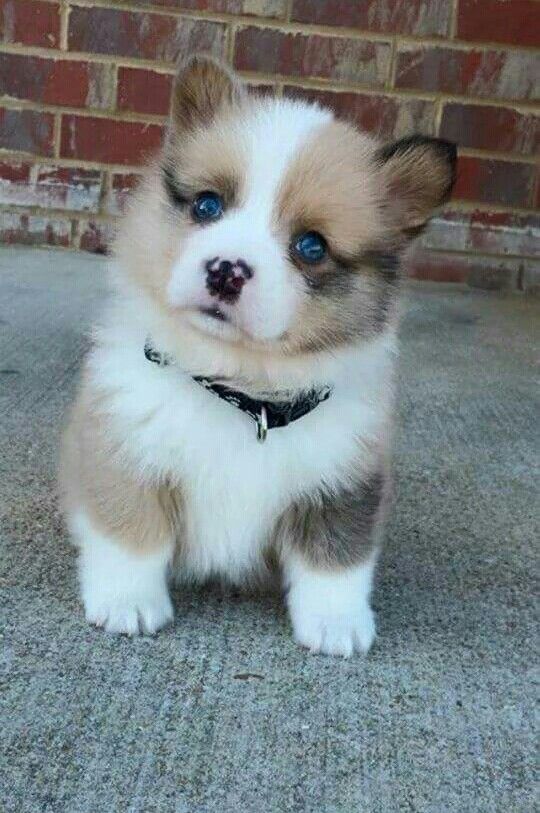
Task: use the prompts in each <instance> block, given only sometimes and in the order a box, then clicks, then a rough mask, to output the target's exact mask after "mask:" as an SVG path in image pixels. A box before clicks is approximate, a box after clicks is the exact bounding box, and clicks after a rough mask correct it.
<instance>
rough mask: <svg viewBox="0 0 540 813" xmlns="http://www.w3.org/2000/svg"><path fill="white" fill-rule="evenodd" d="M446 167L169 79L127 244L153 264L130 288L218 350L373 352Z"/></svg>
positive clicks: (242, 97) (439, 196) (315, 116)
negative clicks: (345, 348)
mask: <svg viewBox="0 0 540 813" xmlns="http://www.w3.org/2000/svg"><path fill="white" fill-rule="evenodd" d="M454 161H455V152H454V151H453V149H452V147H451V145H448V144H446V143H445V142H437V141H435V140H433V139H410V140H407V141H402V142H398V143H397V144H396V145H393V146H392V147H387V148H380V146H379V145H378V144H377V143H376V142H374V141H372V140H371V139H369V138H367V137H366V136H362V135H360V134H359V133H358V132H357V131H356V130H355V129H354V128H353V127H351V126H349V125H347V124H344V123H340V122H336V121H334V119H333V117H332V115H331V113H329V112H328V111H324V110H321V109H320V108H318V107H316V106H310V105H306V104H303V103H293V102H290V101H285V100H267V99H257V98H254V97H251V96H247V94H246V93H245V92H244V91H243V89H242V88H241V86H240V85H239V83H238V82H237V80H236V79H235V77H234V76H232V75H231V74H229V72H228V71H226V70H225V69H224V68H222V67H221V66H219V65H217V64H215V63H214V62H212V61H210V60H206V59H203V58H195V59H194V60H192V62H191V63H190V64H189V65H188V66H187V67H186V68H184V69H183V70H182V71H181V72H180V73H179V75H178V77H177V81H176V86H175V92H174V101H173V111H172V116H171V123H170V128H169V136H168V139H167V143H166V145H165V148H164V152H163V156H162V158H161V161H160V164H159V166H157V167H156V169H155V173H154V175H153V177H152V180H151V184H150V186H149V187H147V194H146V196H145V192H144V189H143V192H142V195H141V197H140V199H139V202H138V204H136V207H138V216H137V217H136V219H135V220H134V221H133V223H135V222H136V229H135V230H136V231H137V233H136V234H135V233H134V232H133V229H132V234H131V235H130V236H128V242H130V243H131V244H134V243H135V244H136V243H137V242H138V241H141V240H144V241H145V254H146V255H147V257H148V256H149V255H153V256H154V257H155V259H154V260H153V262H152V264H151V265H149V264H147V266H146V268H143V267H141V263H140V261H139V263H138V267H139V268H138V272H136V276H137V277H138V279H139V280H140V281H141V282H142V283H143V284H144V285H145V286H146V287H147V288H150V289H151V290H152V292H153V294H154V295H156V296H157V297H158V299H159V300H160V302H161V303H162V305H163V306H164V307H165V308H167V310H168V311H169V312H170V313H171V314H173V315H174V316H175V318H177V319H178V320H180V321H187V322H189V324H190V325H191V326H192V327H193V328H195V329H196V330H198V331H201V332H202V333H204V334H206V335H210V336H214V337H216V339H217V340H219V341H221V342H229V343H232V344H242V345H243V346H244V347H250V348H253V349H261V348H263V349H270V348H271V349H273V350H275V351H278V352H281V353H284V354H293V353H302V352H314V351H318V350H322V349H326V348H331V347H335V346H337V345H342V344H344V343H348V342H354V341H356V340H359V339H362V338H369V337H370V336H373V335H376V334H377V333H378V332H379V331H380V330H381V329H382V328H383V327H384V325H385V323H386V320H387V319H388V318H389V315H390V314H391V312H392V303H393V299H394V293H395V288H396V281H397V278H398V269H399V255H400V253H401V252H402V250H403V248H404V247H405V245H406V243H407V239H408V236H410V234H411V233H413V232H414V231H417V230H419V229H420V228H421V227H422V226H423V225H424V223H425V222H426V220H427V218H428V217H429V215H430V213H431V210H432V209H433V207H434V206H436V205H437V204H438V203H440V202H441V201H442V200H443V199H444V198H445V196H446V195H447V194H448V192H449V191H450V188H451V185H452V180H453V172H454ZM145 224H146V225H145ZM124 245H125V242H124ZM159 263H161V266H162V269H161V271H157V270H156V266H157V265H158V264H159Z"/></svg>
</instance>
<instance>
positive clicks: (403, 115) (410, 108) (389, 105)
mask: <svg viewBox="0 0 540 813" xmlns="http://www.w3.org/2000/svg"><path fill="white" fill-rule="evenodd" d="M283 91H284V94H285V95H286V96H289V97H291V98H303V99H307V100H308V101H314V102H318V103H319V104H321V105H323V106H324V107H329V108H331V109H332V110H333V111H334V112H335V113H336V115H337V116H339V117H340V118H343V119H348V120H353V121H355V122H356V123H357V125H358V126H359V127H360V128H361V129H362V130H366V131H367V132H369V133H373V134H374V135H377V136H379V137H381V138H384V139H391V138H399V137H400V136H403V135H406V134H407V133H411V132H413V131H416V132H422V133H425V134H427V135H429V134H432V133H433V130H434V116H435V105H434V103H433V102H427V101H422V100H421V99H409V98H407V99H396V98H395V97H391V96H383V95H367V94H363V93H332V92H331V91H322V90H308V89H306V88H297V87H292V86H290V85H286V86H285V87H284V89H283Z"/></svg>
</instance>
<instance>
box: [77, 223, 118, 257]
mask: <svg viewBox="0 0 540 813" xmlns="http://www.w3.org/2000/svg"><path fill="white" fill-rule="evenodd" d="M80 226H81V229H82V231H81V239H80V244H79V246H80V248H81V249H82V250H83V251H91V252H92V253H93V254H108V253H109V250H110V248H111V245H112V243H113V240H114V235H115V227H114V224H113V223H110V222H108V221H100V222H93V221H89V222H88V223H81V224H80Z"/></svg>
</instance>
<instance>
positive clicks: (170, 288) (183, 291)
mask: <svg viewBox="0 0 540 813" xmlns="http://www.w3.org/2000/svg"><path fill="white" fill-rule="evenodd" d="M203 293H204V274H203V272H202V270H201V260H200V258H197V257H195V256H192V255H191V254H189V253H188V254H187V255H186V254H184V255H182V256H181V257H180V258H176V259H175V260H174V262H173V263H172V266H171V275H170V279H169V283H168V285H167V303H168V305H169V306H170V307H171V308H173V309H176V308H179V309H186V308H187V309H190V308H198V307H200V306H201V305H202V300H203Z"/></svg>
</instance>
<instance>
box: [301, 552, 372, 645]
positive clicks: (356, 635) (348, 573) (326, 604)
mask: <svg viewBox="0 0 540 813" xmlns="http://www.w3.org/2000/svg"><path fill="white" fill-rule="evenodd" d="M374 564H375V562H374V558H373V557H372V558H371V559H370V560H369V561H367V562H364V563H363V564H361V565H358V566H356V567H353V568H348V569H346V570H343V571H338V572H328V573H323V572H320V571H319V572H315V571H314V570H312V569H310V568H309V567H308V566H307V565H306V563H305V562H304V561H303V560H302V559H301V558H299V557H295V556H291V557H290V558H289V560H288V561H287V563H286V565H285V568H286V569H285V575H286V579H287V581H288V585H289V592H288V595H287V604H288V607H289V612H290V614H291V621H292V625H293V631H294V637H295V640H296V641H297V642H298V643H299V644H301V645H302V646H305V647H307V648H308V649H309V650H311V652H323V653H325V654H327V655H343V656H344V657H346V658H347V657H349V656H350V655H352V654H353V652H355V651H361V652H367V651H368V649H369V648H370V646H371V644H372V643H373V639H374V637H375V620H374V617H373V611H372V609H371V607H370V606H369V595H370V593H371V586H372V581H373V569H374Z"/></svg>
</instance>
